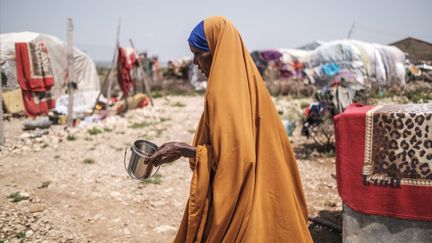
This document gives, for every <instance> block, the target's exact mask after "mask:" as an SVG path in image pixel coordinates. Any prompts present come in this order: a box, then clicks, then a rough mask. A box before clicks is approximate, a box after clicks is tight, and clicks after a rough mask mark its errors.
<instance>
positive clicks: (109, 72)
mask: <svg viewBox="0 0 432 243" xmlns="http://www.w3.org/2000/svg"><path fill="white" fill-rule="evenodd" d="M120 23H121V18H119V23H118V26H117V38H116V46H115V47H114V48H115V49H114V54H113V59H112V61H111V68H110V69H109V70H108V72H107V74H106V75H105V78H104V80H103V83H102V87H101V90H100V92H99V94H98V96H97V98H96V102H95V105H94V106H93V111H92V113H91V114H92V115H93V113H94V111H95V109H96V105H97V103H98V101H99V98H100V96H101V95H102V91H103V90H104V88H105V87H106V85H107V82H108V79H109V78H110V74H111V72H112V71H113V69H114V66H115V61H116V59H117V58H116V57H117V52H118V46H119V36H120ZM108 92H109V93H108V94H107V100H108V101H107V104H106V107H105V110H107V109H108V103H109V96H110V95H111V82H110V81H109V86H108Z"/></svg>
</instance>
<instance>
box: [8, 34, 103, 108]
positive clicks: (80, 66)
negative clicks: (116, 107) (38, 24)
mask: <svg viewBox="0 0 432 243" xmlns="http://www.w3.org/2000/svg"><path fill="white" fill-rule="evenodd" d="M19 42H34V43H39V42H44V43H45V45H46V46H47V48H48V57H49V60H50V63H51V67H52V69H53V76H54V81H55V84H54V86H53V88H52V89H51V94H52V95H53V97H55V98H56V99H57V98H59V97H60V96H61V95H64V94H65V91H66V89H67V86H66V83H67V80H65V70H66V68H67V51H66V50H67V44H66V43H65V42H63V41H61V40H60V39H58V38H57V37H54V36H51V35H45V34H40V33H34V32H18V33H6V34H1V35H0V60H1V70H2V72H3V73H4V74H5V76H6V86H5V87H4V89H15V88H18V87H19V85H18V82H17V77H16V61H15V43H19ZM73 58H74V73H75V79H76V80H74V81H75V82H76V83H77V86H78V90H77V91H76V93H75V95H74V96H76V95H78V96H80V93H82V94H83V93H86V94H85V95H82V96H83V97H86V99H87V100H86V102H85V103H86V104H88V106H89V107H92V106H93V105H94V103H95V101H96V96H97V94H98V93H99V91H100V81H99V76H98V74H97V70H96V65H95V64H94V62H93V61H92V59H91V58H90V57H89V56H87V55H86V54H85V53H84V52H82V51H80V50H79V49H78V48H76V47H74V53H73ZM3 83H4V81H3ZM89 94H91V95H89ZM77 101H78V100H77ZM74 103H75V102H74ZM81 103H82V101H81ZM66 105H67V104H66Z"/></svg>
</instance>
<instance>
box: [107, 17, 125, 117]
mask: <svg viewBox="0 0 432 243" xmlns="http://www.w3.org/2000/svg"><path fill="white" fill-rule="evenodd" d="M120 26H121V18H119V22H118V26H117V37H116V46H115V50H114V58H113V62H112V66H111V72H112V73H114V69H115V68H116V67H117V65H116V64H115V61H116V58H115V57H116V56H117V53H118V49H119V47H120V40H119V38H120ZM113 80H114V78H110V79H109V81H108V92H107V99H108V101H107V105H106V107H105V110H108V105H109V103H110V98H111V86H112V81H113Z"/></svg>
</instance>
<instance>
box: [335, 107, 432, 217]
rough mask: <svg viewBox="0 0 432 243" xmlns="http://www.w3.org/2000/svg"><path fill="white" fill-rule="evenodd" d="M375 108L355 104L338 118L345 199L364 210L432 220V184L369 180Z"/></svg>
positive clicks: (338, 151) (338, 160)
mask: <svg viewBox="0 0 432 243" xmlns="http://www.w3.org/2000/svg"><path fill="white" fill-rule="evenodd" d="M372 108H373V107H372V106H362V105H358V104H353V105H351V106H349V107H348V108H347V110H346V111H345V112H344V113H342V114H340V115H338V116H336V117H335V118H334V124H335V133H336V176H337V185H338V191H339V195H340V196H341V198H342V201H343V202H344V203H345V204H347V205H348V206H349V207H350V208H352V209H354V210H356V211H359V212H362V213H367V214H374V215H382V216H392V217H397V218H404V219H416V220H432V187H430V186H424V185H421V186H414V185H405V184H403V183H402V184H398V183H395V184H394V185H386V184H385V183H384V184H380V183H378V184H373V183H370V182H369V181H365V180H366V179H367V178H366V177H364V176H363V175H362V168H363V165H364V162H365V141H366V140H365V139H366V133H365V131H366V112H367V111H369V110H370V109H372Z"/></svg>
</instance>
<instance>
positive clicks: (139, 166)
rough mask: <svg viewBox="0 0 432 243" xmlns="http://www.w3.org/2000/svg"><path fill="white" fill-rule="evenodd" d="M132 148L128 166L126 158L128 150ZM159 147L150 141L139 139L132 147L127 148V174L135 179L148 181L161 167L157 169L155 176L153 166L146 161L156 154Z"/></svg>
mask: <svg viewBox="0 0 432 243" xmlns="http://www.w3.org/2000/svg"><path fill="white" fill-rule="evenodd" d="M129 148H130V151H131V156H130V158H129V163H127V164H126V157H127V152H128V149H129ZM157 148H158V146H157V145H156V144H154V143H152V142H150V141H147V140H144V139H139V140H136V141H135V142H134V143H133V144H132V146H127V147H126V148H125V154H124V166H125V169H126V172H127V173H128V174H129V175H130V176H131V177H132V178H134V179H137V180H143V179H147V178H149V177H151V176H154V175H155V174H156V173H157V172H158V170H159V168H160V167H157V170H156V172H155V173H154V174H152V171H153V168H154V166H153V164H151V163H148V162H147V161H146V160H148V159H149V158H150V156H151V155H152V154H153V153H154V152H156V150H157Z"/></svg>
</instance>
